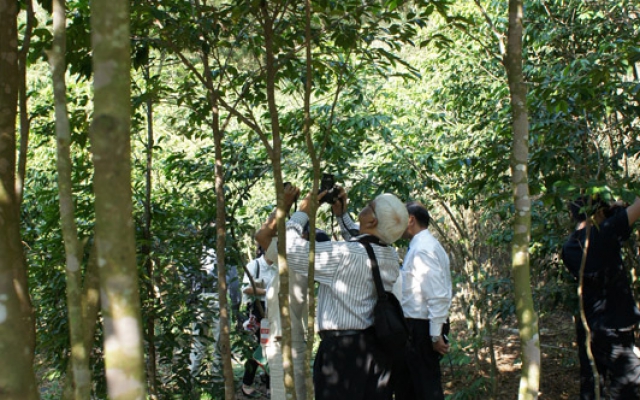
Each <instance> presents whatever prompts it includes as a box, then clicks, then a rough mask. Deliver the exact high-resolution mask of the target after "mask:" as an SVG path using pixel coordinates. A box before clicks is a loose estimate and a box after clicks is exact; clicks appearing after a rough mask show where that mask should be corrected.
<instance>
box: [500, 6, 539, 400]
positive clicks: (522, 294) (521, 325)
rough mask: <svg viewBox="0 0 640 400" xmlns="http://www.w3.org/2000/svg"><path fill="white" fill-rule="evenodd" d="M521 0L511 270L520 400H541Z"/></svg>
mask: <svg viewBox="0 0 640 400" xmlns="http://www.w3.org/2000/svg"><path fill="white" fill-rule="evenodd" d="M522 18H523V7H522V0H509V34H508V44H507V54H506V57H505V67H506V70H507V77H508V79H509V91H510V94H511V107H512V110H513V111H512V112H513V145H512V146H513V147H512V155H511V184H512V188H513V193H514V202H515V209H516V213H515V217H514V225H513V230H514V238H513V247H512V268H513V279H514V291H515V295H516V296H515V300H516V315H517V317H518V329H519V331H520V345H521V349H522V371H521V377H520V389H519V395H518V398H519V399H520V400H525V399H526V400H529V399H537V398H538V390H539V385H540V337H539V335H538V316H537V314H536V311H535V309H534V307H533V297H532V294H531V282H530V264H529V241H530V236H531V199H530V198H529V180H528V179H529V178H528V175H527V165H528V157H529V122H528V115H527V89H526V86H525V83H524V78H523V74H522Z"/></svg>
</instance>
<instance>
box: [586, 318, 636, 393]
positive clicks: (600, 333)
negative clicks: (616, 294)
mask: <svg viewBox="0 0 640 400" xmlns="http://www.w3.org/2000/svg"><path fill="white" fill-rule="evenodd" d="M575 323H576V333H577V339H578V355H579V358H580V400H592V399H595V379H594V377H593V373H592V370H591V365H590V364H589V357H588V356H587V349H586V344H585V338H586V332H585V330H584V327H583V326H582V321H580V318H579V317H577V318H575ZM634 345H635V343H634V334H633V331H632V330H629V331H619V330H615V329H606V330H593V331H591V352H592V353H593V358H594V360H595V362H596V367H597V369H598V375H599V378H600V379H599V384H600V394H601V397H600V398H602V399H610V400H638V399H640V391H639V389H640V359H638V356H636V354H635V353H634V351H633V348H634ZM607 382H608V385H607ZM607 396H608V397H607Z"/></svg>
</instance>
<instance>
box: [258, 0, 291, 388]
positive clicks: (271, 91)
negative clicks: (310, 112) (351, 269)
mask: <svg viewBox="0 0 640 400" xmlns="http://www.w3.org/2000/svg"><path fill="white" fill-rule="evenodd" d="M267 4H268V2H267V1H263V2H262V3H261V7H262V15H263V24H264V25H263V28H264V43H265V45H264V46H265V51H266V63H265V64H266V65H265V66H266V70H267V80H266V84H267V103H268V107H269V115H270V117H271V129H272V135H273V153H272V158H271V164H272V167H273V178H274V181H275V186H276V196H277V212H276V221H277V226H278V274H279V276H280V292H279V293H278V301H279V302H280V321H281V323H282V369H283V370H284V389H285V393H286V398H287V399H291V400H296V398H297V396H296V390H295V376H294V373H293V356H292V351H291V314H290V313H289V265H288V264H287V250H286V246H287V243H286V238H287V237H286V230H285V222H286V221H285V219H286V211H285V205H284V182H283V180H282V163H281V161H280V155H281V154H282V139H281V137H280V120H279V116H278V107H277V103H276V85H275V82H276V61H275V56H274V43H273V39H274V37H273V35H274V33H273V18H272V17H271V15H270V14H269V13H270V11H269V9H268V7H267Z"/></svg>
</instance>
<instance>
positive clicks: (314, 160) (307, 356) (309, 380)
mask: <svg viewBox="0 0 640 400" xmlns="http://www.w3.org/2000/svg"><path fill="white" fill-rule="evenodd" d="M305 16H306V25H305V47H306V49H305V53H306V71H307V79H306V81H305V85H304V137H305V140H306V142H307V149H308V151H309V157H310V158H311V165H313V189H312V193H314V196H316V195H317V193H318V181H319V180H320V160H319V159H318V156H317V154H316V151H315V146H314V144H313V138H312V137H311V88H312V85H311V82H312V80H313V68H312V61H313V59H312V56H311V0H305ZM315 207H316V198H315V197H314V198H313V199H312V201H311V210H310V214H311V215H309V242H310V243H309V275H308V279H307V307H308V310H309V311H308V315H309V320H308V322H307V350H306V351H305V353H304V365H305V366H308V365H311V355H312V354H313V345H314V338H315V312H316V297H315V260H316V212H315ZM304 380H305V387H306V389H307V399H313V398H315V394H314V387H313V376H312V374H311V368H305V370H304Z"/></svg>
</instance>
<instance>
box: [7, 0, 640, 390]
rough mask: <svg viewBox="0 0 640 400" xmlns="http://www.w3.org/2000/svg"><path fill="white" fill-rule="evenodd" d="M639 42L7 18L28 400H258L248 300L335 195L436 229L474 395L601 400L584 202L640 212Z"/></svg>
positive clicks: (423, 4) (554, 18)
mask: <svg viewBox="0 0 640 400" xmlns="http://www.w3.org/2000/svg"><path fill="white" fill-rule="evenodd" d="M639 37H640V4H639V3H638V2H637V1H635V0H607V1H605V0H535V1H532V0H509V1H497V0H473V1H470V0H468V1H459V0H458V1H456V0H341V1H334V0H305V1H289V0H235V1H233V0H229V1H227V0H133V1H127V0H92V1H91V2H89V1H88V0H0V88H1V90H2V95H1V96H0V183H1V184H0V354H2V356H1V357H0V399H2V400H32V399H43V400H49V399H106V398H110V399H122V400H125V399H126V400H128V399H154V400H158V399H203V400H211V399H225V400H231V399H236V398H239V399H241V398H244V397H242V395H241V394H239V393H240V392H239V385H240V380H241V375H242V368H243V367H242V365H243V360H244V359H246V358H247V357H251V354H250V352H249V349H250V348H251V340H252V337H251V335H250V334H248V333H247V332H246V331H244V330H243V329H242V328H241V327H238V325H239V324H238V318H239V317H240V316H241V314H242V313H244V309H238V307H237V304H234V303H233V300H232V298H231V297H230V296H229V288H230V287H232V286H233V285H234V284H237V283H238V282H237V281H238V280H240V281H241V280H242V279H243V276H244V274H245V271H246V266H247V264H248V263H249V262H250V261H251V260H252V259H254V257H255V251H256V243H255V240H254V234H255V232H256V230H257V229H258V228H259V227H260V225H261V224H262V223H263V222H264V221H265V220H266V218H267V216H268V215H269V214H270V213H272V212H274V211H275V212H276V215H277V220H278V234H279V235H280V236H284V229H285V228H284V227H285V222H286V219H287V216H286V215H285V210H284V199H283V188H284V184H285V182H292V183H294V184H295V185H297V186H299V187H301V188H302V190H303V192H304V193H307V192H310V193H313V194H314V196H315V194H316V193H317V192H318V189H319V184H320V179H321V176H322V174H323V173H330V174H333V175H334V177H335V180H336V182H337V183H338V184H340V185H341V186H344V187H345V188H346V190H347V192H348V194H349V201H350V203H349V209H350V211H351V212H352V213H353V212H355V213H357V211H358V210H360V209H362V208H363V207H365V206H366V205H367V204H368V203H367V202H368V201H369V200H370V199H372V198H374V196H376V195H378V194H381V193H393V194H395V195H397V196H398V197H399V198H400V199H402V200H403V201H409V200H419V201H421V202H422V203H424V204H425V205H426V206H427V207H428V208H429V210H430V213H431V215H432V218H433V220H434V221H433V226H432V227H431V228H430V229H431V230H432V232H433V233H434V234H435V235H436V236H437V237H438V239H439V240H440V241H441V243H442V244H443V246H444V247H445V249H446V250H447V252H448V254H449V256H450V259H451V274H452V282H453V289H454V300H453V304H452V308H451V321H452V332H451V334H450V337H451V343H452V348H451V352H450V354H449V355H448V356H447V357H445V358H444V359H443V360H442V368H443V372H444V383H445V393H446V397H447V399H450V400H453V399H498V400H502V399H537V398H543V399H551V400H557V399H573V398H576V396H577V393H578V386H579V375H578V355H577V349H576V346H575V340H576V339H575V337H574V330H573V316H574V315H575V314H576V309H577V307H578V306H577V295H576V293H577V289H576V285H575V282H574V280H573V278H572V277H571V275H569V273H568V271H567V270H566V268H565V266H564V265H563V263H562V261H561V258H560V249H561V246H562V244H563V242H564V241H565V240H566V238H567V236H568V235H569V234H570V233H571V231H572V230H573V228H574V225H573V222H572V221H571V220H570V215H569V212H568V207H567V204H568V202H569V201H570V200H571V199H573V198H575V197H576V196H578V195H580V194H599V195H600V196H602V197H603V198H606V199H611V200H614V199H620V200H624V201H627V202H632V201H633V200H634V198H635V196H636V195H637V194H640V181H639V179H638V177H639V175H640V171H639V167H640V117H639V116H640V78H639V74H640V44H639V42H638V38H639ZM294 207H295V206H294ZM310 222H311V226H312V227H313V226H315V227H317V228H321V229H323V230H324V231H325V232H327V233H328V234H329V235H331V236H333V237H334V238H336V239H337V237H338V236H339V228H338V223H337V221H335V220H334V219H333V218H332V216H331V211H330V208H329V207H327V206H321V207H320V208H319V210H318V214H317V218H313V219H312V220H311V221H310ZM633 232H634V233H633V234H632V238H631V240H630V241H629V242H628V243H626V244H625V247H624V263H625V266H626V267H627V269H628V271H629V273H630V276H631V279H632V283H633V289H634V291H635V297H636V299H637V298H640V293H639V292H640V278H638V274H639V273H640V264H639V261H640V251H639V248H638V239H639V237H638V229H637V227H636V228H634V231H633ZM407 245H408V242H407V241H406V240H404V241H400V242H398V243H396V246H397V249H398V253H399V254H400V255H402V254H404V252H406V250H407ZM279 252H280V257H279V259H280V260H281V261H282V262H280V267H279V268H280V269H279V273H280V282H281V289H280V290H281V293H287V290H288V284H289V282H288V280H289V278H288V277H289V274H288V270H287V263H286V259H285V258H284V257H285V254H284V249H279ZM208 254H209V255H210V254H214V256H215V259H216V264H215V273H214V274H207V273H206V272H205V271H203V268H202V262H203V259H204V258H205V257H206V256H207V255H208ZM310 285H311V286H310V289H311V290H310V291H309V293H314V292H315V291H314V287H313V282H311V284H310ZM203 286H206V287H208V288H210V289H211V293H213V297H212V299H213V300H203V297H202V296H199V293H200V291H201V289H202V287H203ZM311 297H313V296H311ZM309 304H310V306H309V315H310V319H311V321H312V322H311V324H312V323H313V318H314V306H313V305H314V303H313V301H310V302H309ZM287 307H288V303H287V302H286V301H283V302H282V304H281V308H282V309H281V314H282V315H283V316H285V315H287V313H288V308H287ZM283 320H285V318H283ZM210 321H218V322H219V325H220V333H219V335H210V336H208V337H203V338H201V339H202V340H203V341H204V345H205V347H206V351H205V356H204V359H203V360H202V363H203V364H202V365H203V367H202V369H201V373H199V374H197V375H194V374H193V373H192V371H191V370H190V363H191V359H190V357H191V353H192V349H193V346H194V337H195V336H196V334H197V331H198V330H202V329H203V328H205V327H206V326H207V325H208V324H209V322H210ZM308 337H309V343H308V344H307V349H308V353H309V354H307V356H308V357H309V359H311V360H312V359H313V358H312V354H313V352H314V351H315V349H316V348H317V343H318V340H319V338H318V337H315V336H314V332H313V327H311V328H310V335H309V336H308ZM283 340H284V341H285V343H287V340H290V337H288V336H287V330H286V329H284V332H283ZM248 352H249V353H248ZM290 357H291V354H290V349H289V353H287V351H286V350H285V351H284V353H283V359H284V360H285V361H288V360H290ZM285 364H286V363H285ZM284 368H285V376H288V377H290V376H291V371H290V370H289V369H288V368H289V367H287V366H286V365H285V367H284ZM309 374H310V371H309ZM307 386H308V387H307V390H308V394H307V396H306V397H307V398H309V399H311V398H313V387H312V385H307ZM285 388H286V392H287V397H286V398H287V399H296V394H295V390H293V383H292V382H291V380H290V379H289V380H287V379H285ZM263 389H264V388H261V390H263ZM264 398H266V397H264ZM276 400H280V399H276Z"/></svg>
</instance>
